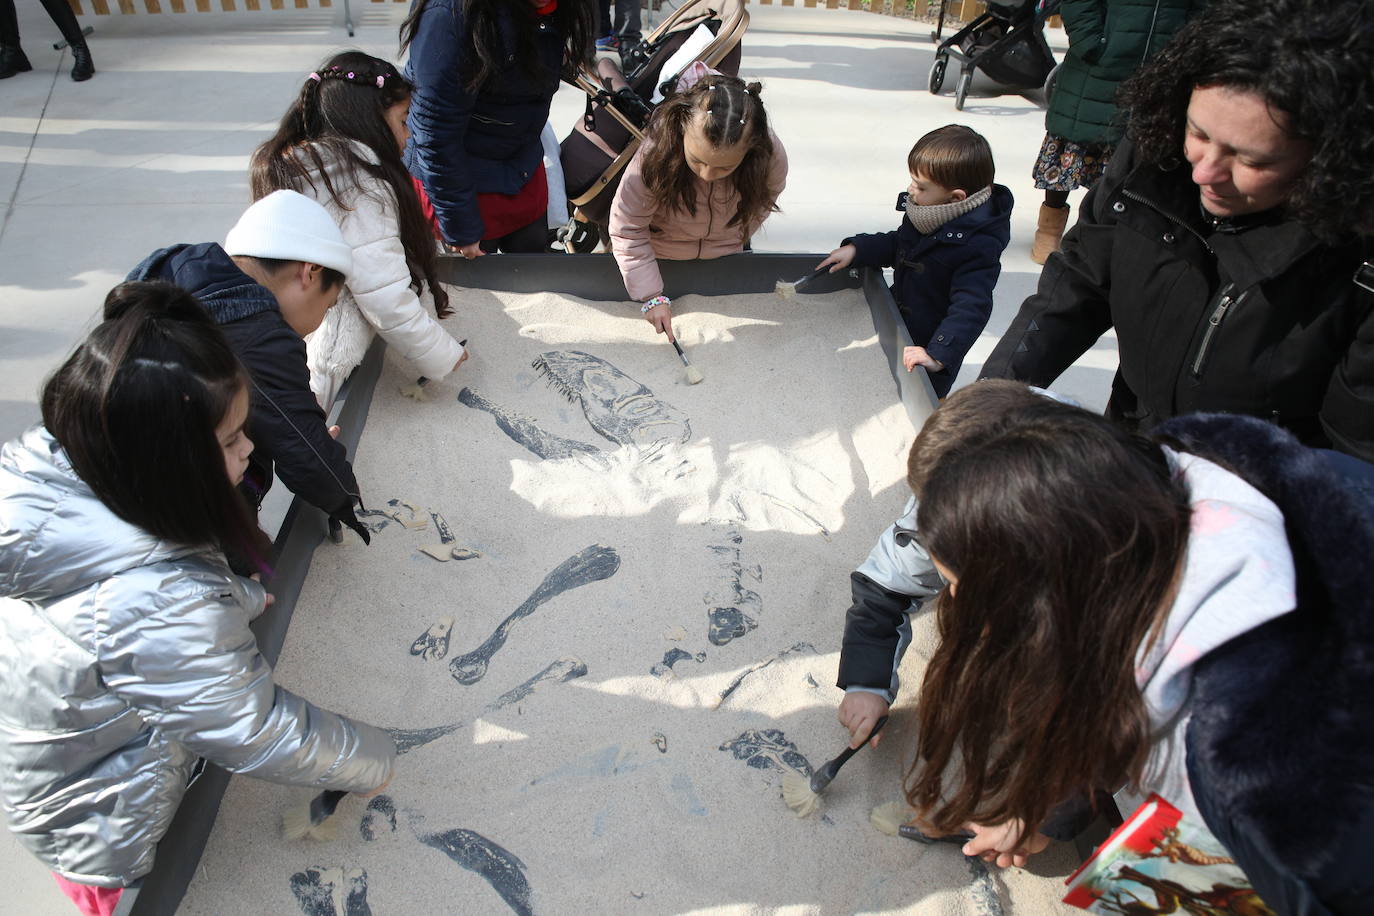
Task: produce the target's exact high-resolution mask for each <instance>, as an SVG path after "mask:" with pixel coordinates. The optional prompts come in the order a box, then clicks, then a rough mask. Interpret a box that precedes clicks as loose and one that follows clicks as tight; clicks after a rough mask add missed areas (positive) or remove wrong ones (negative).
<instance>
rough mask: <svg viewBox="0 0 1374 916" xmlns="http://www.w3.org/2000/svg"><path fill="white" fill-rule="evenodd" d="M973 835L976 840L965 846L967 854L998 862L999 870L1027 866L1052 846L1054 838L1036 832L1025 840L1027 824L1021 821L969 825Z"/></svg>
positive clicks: (989, 861)
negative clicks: (1023, 835)
mask: <svg viewBox="0 0 1374 916" xmlns="http://www.w3.org/2000/svg"><path fill="white" fill-rule="evenodd" d="M964 827H965V828H966V829H968V830H970V831H972V832H973V839H971V840H969V841H968V842H967V843H965V844H964V855H966V856H979V857H980V858H982V860H983V861H984V862H987V863H989V864H992V863H996V865H997V867H998V868H1006V867H1007V866H1008V865H1015V866H1016V867H1017V868H1020V867H1022V866H1023V865H1025V864H1026V860H1027V859H1029V858H1030V857H1031V856H1033V855H1035V854H1036V853H1037V852H1040V851H1041V850H1043V849H1044V848H1045V847H1046V846H1048V845H1050V838H1049V837H1047V836H1045V835H1044V834H1043V833H1032V834H1031V835H1030V836H1028V837H1024V838H1023V837H1022V834H1023V833H1025V825H1024V824H1022V823H1021V821H1020V820H1019V819H1017V818H1012V819H1011V820H1009V821H1006V822H1005V823H1001V824H994V825H992V826H984V825H982V824H965V825H964Z"/></svg>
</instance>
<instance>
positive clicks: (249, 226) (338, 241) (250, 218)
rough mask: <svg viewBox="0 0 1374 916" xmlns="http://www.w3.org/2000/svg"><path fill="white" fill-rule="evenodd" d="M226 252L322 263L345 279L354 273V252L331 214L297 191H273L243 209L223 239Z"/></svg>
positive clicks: (321, 264) (322, 265)
mask: <svg viewBox="0 0 1374 916" xmlns="http://www.w3.org/2000/svg"><path fill="white" fill-rule="evenodd" d="M224 251H225V253H226V254H229V255H238V254H244V255H250V256H252V257H255V258H276V259H278V260H281V261H305V262H306V263H309V264H319V265H320V266H321V267H329V268H333V269H334V270H337V271H338V272H339V273H341V274H343V275H344V279H348V275H349V274H350V273H351V272H352V270H353V250H352V249H351V248H349V247H348V243H347V242H345V241H344V239H343V234H342V233H340V232H339V227H338V226H337V225H335V224H334V220H333V219H332V218H331V217H330V215H329V211H328V210H326V209H325V208H324V207H322V206H320V205H319V204H317V203H316V202H315V201H313V200H311V199H310V198H309V197H306V196H305V195H304V194H299V193H297V192H295V191H273V192H272V193H271V194H268V195H267V196H266V197H264V198H263V199H262V200H260V201H258V202H257V203H255V204H253V206H251V207H249V208H248V209H247V210H244V211H243V215H242V216H240V217H239V221H238V222H237V223H236V224H235V225H234V228H233V229H230V230H229V234H228V235H227V236H225V238H224Z"/></svg>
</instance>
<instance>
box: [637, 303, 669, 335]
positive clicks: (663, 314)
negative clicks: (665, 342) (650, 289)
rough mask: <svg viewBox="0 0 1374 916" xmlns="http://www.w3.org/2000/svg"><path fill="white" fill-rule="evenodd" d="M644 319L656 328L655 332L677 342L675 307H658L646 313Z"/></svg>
mask: <svg viewBox="0 0 1374 916" xmlns="http://www.w3.org/2000/svg"><path fill="white" fill-rule="evenodd" d="M644 318H645V319H646V320H647V321H648V322H649V324H651V325H653V326H654V330H655V331H657V332H658V333H660V334H667V335H668V339H669V340H677V338H676V337H674V336H673V307H672V306H671V305H656V306H654V307H653V308H651V309H649V310H648V311H647V312H645V313H644Z"/></svg>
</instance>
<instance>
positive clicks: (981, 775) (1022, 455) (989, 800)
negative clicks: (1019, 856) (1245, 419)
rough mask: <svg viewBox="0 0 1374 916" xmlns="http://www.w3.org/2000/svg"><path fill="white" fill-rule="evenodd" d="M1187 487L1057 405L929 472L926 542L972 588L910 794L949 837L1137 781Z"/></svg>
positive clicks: (923, 517)
mask: <svg viewBox="0 0 1374 916" xmlns="http://www.w3.org/2000/svg"><path fill="white" fill-rule="evenodd" d="M1189 514H1190V510H1189V504H1188V493H1187V488H1186V487H1185V486H1184V484H1183V482H1182V481H1181V480H1180V479H1178V478H1176V477H1175V476H1174V474H1173V473H1172V470H1171V468H1170V465H1169V462H1168V459H1167V458H1166V457H1165V455H1164V453H1163V451H1162V450H1161V449H1160V447H1159V446H1158V445H1155V444H1154V443H1152V442H1149V441H1148V440H1146V439H1143V438H1140V437H1137V436H1135V435H1133V434H1130V433H1127V432H1125V431H1124V430H1122V429H1120V428H1118V427H1116V426H1114V425H1113V424H1112V423H1111V422H1110V421H1108V420H1106V419H1104V418H1103V417H1100V416H1097V415H1095V414H1092V413H1090V412H1088V411H1086V410H1082V409H1080V408H1077V407H1070V406H1068V405H1064V404H1060V403H1057V402H1054V401H1051V400H1049V399H1042V400H1041V403H1037V404H1035V405H1032V406H1029V407H1027V408H1025V409H1024V410H1021V411H1018V412H1017V413H1016V415H1015V417H1014V418H1013V419H1012V421H1011V422H1009V423H1007V424H1006V425H1005V427H1004V428H1002V429H1000V430H995V431H992V432H991V433H989V434H986V435H980V436H975V437H973V439H972V441H969V442H967V443H964V444H962V445H961V446H960V447H959V448H958V449H957V450H950V451H948V452H947V453H946V454H945V455H943V456H942V457H941V458H940V460H939V461H938V462H937V463H936V465H935V466H934V467H933V468H931V469H930V471H929V473H928V474H927V476H926V479H925V485H924V488H923V498H922V500H921V503H920V509H919V510H918V528H919V530H920V532H921V539H922V543H923V544H924V546H925V547H926V548H927V549H928V550H929V551H930V554H931V556H932V557H935V558H937V559H939V561H940V562H941V563H942V564H944V565H945V566H946V567H947V568H949V569H950V571H951V572H952V573H953V574H954V575H955V576H956V577H957V579H958V584H957V587H955V588H953V589H950V588H947V589H945V591H943V592H942V593H941V594H940V596H939V598H938V600H937V605H936V608H937V609H936V620H937V623H938V627H939V635H940V644H939V647H938V648H937V649H936V651H935V654H934V656H933V657H932V659H931V661H930V665H929V666H928V667H927V669H926V674H925V681H924V685H923V687H922V690H921V695H920V700H919V717H920V738H919V742H918V745H917V753H916V758H915V760H914V761H913V763H912V765H911V768H910V770H909V772H908V774H907V783H906V787H907V799H908V801H909V802H910V803H911V805H912V806H913V807H914V808H916V809H917V810H920V811H922V812H923V813H925V814H926V816H927V817H928V818H929V820H930V821H931V822H932V823H933V824H934V826H935V827H936V828H937V829H941V830H946V831H951V832H952V831H954V830H956V829H958V828H959V827H960V826H961V825H962V824H964V823H966V822H968V821H974V822H977V823H986V824H996V823H1002V822H1005V821H1007V820H1009V819H1011V818H1020V819H1021V820H1022V821H1023V822H1024V824H1025V826H1026V829H1027V831H1033V830H1035V829H1036V828H1037V827H1039V825H1040V824H1042V823H1043V822H1044V820H1045V818H1046V816H1047V815H1048V814H1049V812H1050V811H1051V810H1052V809H1053V808H1054V807H1055V806H1057V805H1058V804H1060V803H1062V802H1064V801H1066V800H1068V799H1070V798H1072V797H1074V796H1075V795H1077V794H1079V793H1081V792H1084V791H1091V790H1093V789H1102V788H1106V789H1114V788H1115V787H1116V786H1118V785H1120V784H1121V783H1122V782H1133V781H1135V780H1137V779H1139V777H1140V774H1141V771H1142V769H1143V767H1144V765H1145V761H1146V758H1147V755H1148V751H1149V745H1150V739H1149V721H1148V717H1147V713H1146V709H1145V705H1144V701H1143V700H1142V698H1141V695H1140V689H1139V687H1138V686H1137V684H1136V676H1135V659H1136V655H1137V652H1138V651H1139V650H1140V649H1141V647H1142V645H1143V644H1144V643H1146V641H1147V640H1148V639H1149V638H1150V636H1151V633H1152V631H1153V628H1154V627H1155V625H1156V623H1157V621H1158V619H1159V618H1160V616H1161V615H1162V614H1163V612H1164V609H1165V608H1166V606H1167V603H1168V601H1169V599H1170V596H1171V595H1172V592H1173V586H1174V583H1175V580H1176V576H1177V573H1178V569H1179V566H1180V563H1181V561H1182V558H1183V556H1184V552H1185V550H1186V547H1187V542H1188V522H1189Z"/></svg>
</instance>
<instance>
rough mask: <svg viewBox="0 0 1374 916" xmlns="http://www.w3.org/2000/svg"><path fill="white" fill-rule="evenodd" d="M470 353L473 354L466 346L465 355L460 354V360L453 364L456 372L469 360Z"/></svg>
mask: <svg viewBox="0 0 1374 916" xmlns="http://www.w3.org/2000/svg"><path fill="white" fill-rule="evenodd" d="M470 355H472V353H471V351H470V350H468V348H467V347H464V348H463V355H462V356H460V357H458V362H456V363H454V364H453V371H454V372H457V371H458V367H459V366H461V365H462V364H463V363H465V362H467V359H468V357H469V356H470Z"/></svg>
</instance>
